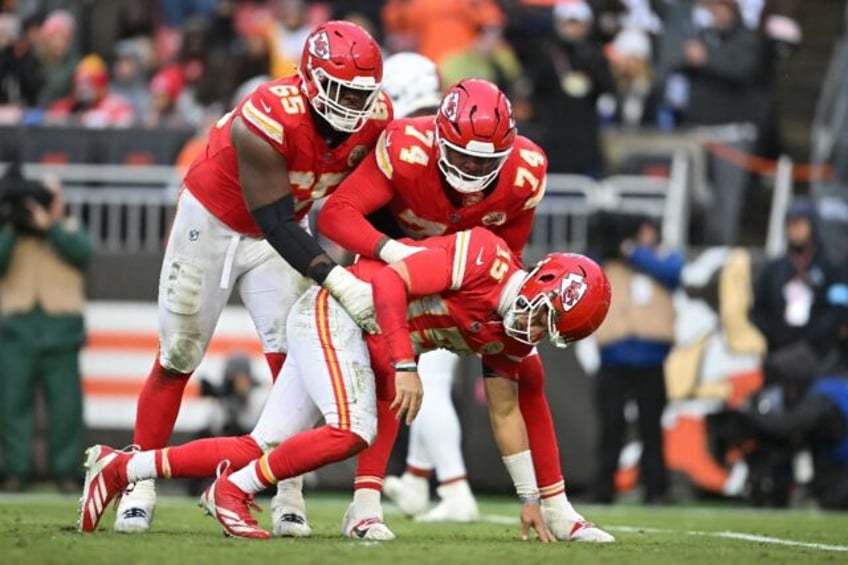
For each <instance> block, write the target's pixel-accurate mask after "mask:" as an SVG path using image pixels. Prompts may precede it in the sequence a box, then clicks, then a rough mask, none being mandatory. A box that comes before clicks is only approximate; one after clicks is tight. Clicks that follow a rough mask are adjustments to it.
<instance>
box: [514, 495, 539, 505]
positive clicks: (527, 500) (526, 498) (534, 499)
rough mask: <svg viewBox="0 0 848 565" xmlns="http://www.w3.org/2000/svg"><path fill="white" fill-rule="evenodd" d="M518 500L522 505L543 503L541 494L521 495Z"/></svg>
mask: <svg viewBox="0 0 848 565" xmlns="http://www.w3.org/2000/svg"><path fill="white" fill-rule="evenodd" d="M518 500H520V501H521V504H539V503H541V502H542V498H541V497H540V496H539V494H538V493H537V494H520V495H518Z"/></svg>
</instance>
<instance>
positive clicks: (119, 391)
mask: <svg viewBox="0 0 848 565" xmlns="http://www.w3.org/2000/svg"><path fill="white" fill-rule="evenodd" d="M142 386H144V381H143V380H140V381H136V380H132V381H130V380H126V379H121V378H120V377H106V376H99V377H83V379H82V392H83V394H84V395H85V396H87V397H92V396H108V397H115V396H126V397H128V398H138V395H139V393H140V392H141V387H142ZM199 396H200V385H199V384H198V383H196V382H194V381H193V380H191V381H189V382H188V383H187V384H186V388H185V392H183V398H197V397H199Z"/></svg>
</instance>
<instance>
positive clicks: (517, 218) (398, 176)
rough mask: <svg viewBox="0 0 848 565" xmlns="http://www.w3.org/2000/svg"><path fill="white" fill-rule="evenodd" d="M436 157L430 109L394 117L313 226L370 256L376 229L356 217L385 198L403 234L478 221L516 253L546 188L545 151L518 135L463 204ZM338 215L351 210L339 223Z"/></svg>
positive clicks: (427, 232) (438, 230)
mask: <svg viewBox="0 0 848 565" xmlns="http://www.w3.org/2000/svg"><path fill="white" fill-rule="evenodd" d="M438 158H439V148H438V146H437V144H436V143H435V123H434V118H433V116H422V117H418V118H409V119H399V120H395V121H394V122H392V123H391V124H389V125H388V126H387V127H386V130H385V131H384V132H383V135H382V136H380V139H379V141H378V142H377V146H376V147H375V149H374V153H373V155H372V156H369V157H368V158H367V159H366V160H365V162H363V163H362V166H360V167H359V168H358V169H357V170H356V171H355V172H354V173H353V174H352V175H351V176H350V177H348V178H347V179H346V180H345V181H344V182H343V183H342V185H341V187H339V190H338V191H337V192H336V193H335V194H334V195H333V197H332V198H330V199H328V201H327V202H326V204H325V206H324V209H323V210H322V213H321V216H322V217H323V216H325V215H326V216H325V217H324V218H320V217H319V230H320V231H321V232H322V233H323V234H324V235H325V236H327V237H328V238H330V239H331V240H333V241H335V242H336V243H337V244H339V245H341V246H342V247H344V248H346V249H349V250H351V251H353V252H356V253H360V254H362V255H367V256H371V255H373V253H374V247H375V246H376V244H377V242H378V241H379V240H380V238H381V237H382V236H381V235H380V233H379V232H377V230H375V229H373V228H370V224H369V225H368V226H365V225H363V223H362V222H364V216H366V215H368V214H370V213H372V212H374V211H376V210H377V209H379V208H382V207H383V206H385V205H387V204H388V206H389V208H390V210H391V212H392V216H394V218H395V219H396V220H397V222H398V224H399V226H400V228H401V229H402V230H403V231H404V233H405V234H406V235H407V236H408V237H410V238H413V239H421V238H422V237H427V236H434V235H442V234H447V233H455V232H457V231H460V230H464V229H470V228H473V227H475V226H484V227H487V228H489V229H491V230H492V231H494V232H495V233H496V234H497V235H499V236H500V237H502V238H503V239H504V240H505V241H506V243H507V245H508V246H509V248H510V249H512V251H513V252H514V253H515V254H516V255H518V256H519V257H520V255H521V253H522V251H523V249H524V246H525V244H526V243H527V239H528V238H529V236H530V231H531V229H532V225H533V214H534V211H535V208H536V205H537V204H538V203H539V201H540V200H541V199H542V196H544V194H545V175H546V172H547V165H548V159H547V157H546V156H545V153H544V151H542V149H541V148H540V147H539V146H538V145H536V144H535V143H533V142H532V141H530V140H529V139H527V138H526V137H523V136H517V137H516V139H515V147H514V149H513V151H512V153H511V154H510V155H509V157H508V158H507V160H506V162H505V163H504V166H503V168H502V169H501V171H500V174H499V175H498V178H497V180H496V181H495V186H494V188H491V187H490V188H489V189H487V190H486V191H485V195H483V193H480V196H482V198H479V196H477V195H472V196H470V197H468V196H467V197H466V198H471V199H477V198H479V201H477V202H476V203H475V202H472V203H469V204H466V205H465V206H462V205H460V206H456V205H454V204H453V203H452V202H451V200H450V198H449V197H448V194H447V191H449V190H453V189H451V188H450V187H449V186H448V185H446V184H443V183H444V181H443V180H442V176H441V174H440V172H439V166H438ZM342 216H344V217H349V216H353V217H351V218H350V219H349V220H348V221H345V222H340V221H339V219H340V217H342ZM357 216H358V218H359V219H360V220H359V221H357ZM322 219H323V220H324V221H322ZM364 223H365V224H367V222H364ZM369 228H370V229H369Z"/></svg>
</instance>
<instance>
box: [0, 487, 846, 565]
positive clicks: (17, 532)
mask: <svg viewBox="0 0 848 565" xmlns="http://www.w3.org/2000/svg"><path fill="white" fill-rule="evenodd" d="M259 502H260V504H261V505H262V506H263V508H265V510H266V511H265V512H263V513H262V514H261V515H260V516H259V519H260V523H262V524H264V525H266V526H268V522H269V514H270V513H269V512H268V510H267V508H268V500H267V499H262V500H260V501H259ZM346 502H347V501H346V499H344V498H342V497H340V496H329V495H318V496H316V495H310V496H309V497H308V505H309V506H308V509H309V516H310V520H311V523H312V526H313V529H314V536H313V537H312V538H311V539H308V540H282V539H274V540H270V541H249V540H234V539H229V538H226V537H224V536H223V535H222V533H221V530H220V529H219V527H218V524H217V523H216V522H215V521H214V520H212V519H211V518H208V517H205V516H203V515H202V513H201V511H200V509H199V508H198V507H197V506H196V504H195V502H194V500H193V499H189V498H181V497H160V503H159V506H158V508H157V515H156V522H155V524H154V529H153V531H151V532H150V533H148V534H145V535H136V536H127V535H120V534H115V533H113V532H112V531H111V530H110V528H111V525H112V520H113V518H114V511H112V510H111V509H110V510H109V511H108V512H107V514H106V516H105V518H104V520H103V523H102V524H101V530H100V531H98V532H97V533H94V534H81V533H79V532H77V531H76V526H75V520H76V510H77V501H76V499H75V498H72V497H61V496H58V495H50V494H33V495H6V496H3V497H0V563H3V564H6V563H8V564H17V563H63V564H65V563H85V564H91V565H95V564H99V563H109V564H113V563H117V564H131V563H133V564H134V563H150V564H156V565H166V564H171V563H175V564H180V565H189V564H193V563H202V564H204V565H212V564H217V563H232V564H234V565H235V564H243V563H259V562H264V563H281V564H285V563H315V564H324V563H344V564H345V565H352V564H355V563H368V564H371V565H373V564H380V563H392V564H403V565H407V564H410V563H440V564H442V565H447V564H451V563H463V564H466V563H467V564H477V563H481V564H486V565H495V563H496V561H497V562H499V565H500V564H502V565H507V564H512V563H522V564H523V563H527V564H536V563H558V564H563V563H568V564H573V563H627V564H630V563H636V564H638V563H650V564H652V565H663V564H666V563H668V564H672V563H673V564H681V563H685V564H686V565H691V564H696V563H723V564H725V565H742V564H747V563H753V562H759V561H767V562H769V563H793V564H798V563H803V564H808V563H845V562H848V514H829V513H822V512H818V511H799V510H796V511H773V510H772V511H766V510H761V511H757V510H746V509H734V508H716V507H692V506H685V507H684V506H673V507H667V508H659V509H657V508H642V507H638V506H616V507H592V506H585V505H580V506H579V508H580V509H581V511H583V512H584V513H585V514H586V516H587V517H588V518H590V519H592V520H593V521H595V522H596V523H598V524H600V525H602V526H604V527H606V528H608V529H609V530H610V531H611V532H612V533H614V534H615V535H616V537H617V542H616V543H615V544H612V545H604V546H598V545H587V544H575V543H564V542H560V543H557V544H549V545H545V544H541V543H537V542H521V541H520V540H519V539H518V526H517V512H518V505H517V504H516V503H514V502H512V501H511V500H506V499H484V500H483V502H482V504H481V511H482V512H483V513H484V519H485V521H484V522H482V523H478V524H469V525H443V524H416V523H414V522H411V521H410V520H407V519H405V518H403V517H401V516H400V515H397V514H396V513H394V512H393V510H392V508H391V507H387V510H386V512H387V516H386V518H387V523H388V524H389V525H390V526H391V527H392V529H393V530H394V531H395V533H396V534H397V535H398V539H397V540H396V541H393V542H387V543H374V542H371V543H363V542H354V541H350V540H345V539H342V538H341V537H340V535H339V533H338V532H339V522H340V519H341V516H342V513H343V512H344V509H345V505H346Z"/></svg>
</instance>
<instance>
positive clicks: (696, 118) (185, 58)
mask: <svg viewBox="0 0 848 565" xmlns="http://www.w3.org/2000/svg"><path fill="white" fill-rule="evenodd" d="M799 4H800V2H798V1H797V0H559V1H555V0H500V1H497V0H385V1H382V2H375V1H367V0H344V1H335V2H329V1H308V0H158V1H148V0H88V1H80V0H65V1H62V0H17V1H16V0H4V1H3V2H2V3H0V108H2V112H0V121H2V122H5V123H23V124H57V123H81V124H84V125H85V126H89V127H121V126H128V125H145V126H150V127H160V126H171V125H190V126H192V127H196V128H198V129H199V130H202V129H203V128H204V127H206V126H207V125H208V123H209V122H210V121H211V120H214V119H217V117H219V116H220V115H221V113H222V112H225V111H226V110H227V109H229V108H230V107H231V106H233V104H234V103H235V101H236V100H237V99H238V98H239V97H240V96H241V95H242V94H243V93H244V92H246V90H247V89H248V88H249V87H250V85H252V84H255V81H260V80H265V79H267V78H268V77H272V78H275V77H279V76H284V75H288V74H291V73H293V72H294V71H295V67H296V64H297V59H298V57H299V53H300V50H301V47H302V44H303V41H304V39H305V37H306V35H307V33H308V31H309V30H310V29H311V28H312V27H313V26H314V25H316V24H317V23H319V22H321V21H325V20H327V19H330V18H346V19H350V20H352V21H356V22H357V23H360V24H362V25H363V26H364V27H366V29H368V30H369V31H371V32H372V33H373V34H374V35H375V36H376V37H377V38H378V39H379V40H380V41H381V43H382V45H383V46H384V48H385V50H386V53H387V54H388V53H392V52H397V51H403V50H417V51H419V52H421V53H423V54H424V55H426V56H428V57H430V58H431V59H433V60H434V61H436V63H437V64H438V65H439V68H440V70H441V73H442V76H443V78H444V82H445V84H450V83H452V82H453V81H455V80H457V79H459V78H462V77H466V76H470V75H473V76H478V77H483V78H488V79H490V80H492V81H494V82H496V83H497V84H498V85H499V86H501V87H502V88H503V89H504V90H506V91H507V92H508V93H509V94H510V96H511V98H512V100H513V101H514V104H515V109H516V113H517V116H518V118H519V120H520V122H521V123H522V126H523V128H522V129H523V130H524V131H525V132H526V133H527V134H528V135H530V136H531V137H533V138H534V139H537V140H538V141H540V142H541V143H542V145H543V146H544V147H545V149H546V150H547V151H548V154H549V155H550V156H551V170H552V172H571V173H581V174H590V175H594V176H598V175H600V174H601V173H602V172H603V169H604V161H603V157H602V153H601V149H600V145H599V135H598V132H599V128H601V127H604V126H605V125H609V124H614V125H619V126H622V127H654V128H660V129H671V128H674V127H676V126H681V125H684V126H685V125H689V124H697V125H715V124H727V123H738V122H748V123H753V124H755V125H756V126H757V128H758V131H760V132H761V135H759V136H758V137H757V144H756V145H757V146H756V147H752V146H750V143H751V142H750V140H747V139H743V140H740V143H744V144H749V145H748V146H746V149H751V150H756V151H757V152H759V153H763V154H767V155H774V154H776V152H777V149H778V146H779V137H778V135H777V134H776V124H775V110H774V96H773V92H772V83H773V69H774V67H775V63H776V61H777V60H778V59H779V58H780V57H783V56H786V55H788V54H790V53H791V52H792V50H793V49H794V48H795V47H796V46H797V45H798V44H799V42H800V41H801V29H800V27H799V25H798V23H797V21H796V20H795V19H794V16H795V11H796V10H797V9H798V5H799Z"/></svg>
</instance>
